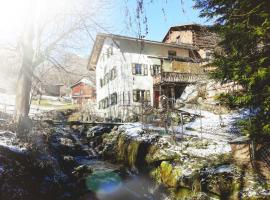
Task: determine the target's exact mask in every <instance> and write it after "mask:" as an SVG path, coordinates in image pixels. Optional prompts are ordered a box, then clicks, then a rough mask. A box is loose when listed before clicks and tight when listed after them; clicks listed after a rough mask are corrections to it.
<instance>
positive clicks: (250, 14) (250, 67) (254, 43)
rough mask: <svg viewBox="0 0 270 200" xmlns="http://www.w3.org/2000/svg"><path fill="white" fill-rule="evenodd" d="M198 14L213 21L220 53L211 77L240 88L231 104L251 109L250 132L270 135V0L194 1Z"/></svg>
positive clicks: (251, 134)
mask: <svg viewBox="0 0 270 200" xmlns="http://www.w3.org/2000/svg"><path fill="white" fill-rule="evenodd" d="M195 8H197V9H200V11H201V14H200V16H201V17H206V18H207V19H209V20H214V21H215V26H214V28H215V30H216V31H217V32H218V34H219V35H220V37H221V42H220V46H221V47H222V49H223V51H222V53H219V54H215V56H214V61H213V64H214V65H215V66H217V70H215V72H214V73H213V76H214V77H215V78H217V79H219V80H222V81H223V82H226V81H235V82H236V83H237V84H240V85H241V86H242V88H243V90H242V91H241V92H238V93H235V94H233V95H231V96H230V97H231V99H232V100H233V103H234V104H236V105H238V106H241V107H244V108H250V110H252V111H253V112H254V113H255V114H254V115H253V116H252V118H251V123H250V125H251V126H250V127H249V129H248V131H249V134H250V136H251V137H253V138H255V139H256V138H261V136H263V135H270V1H269V0H256V1H255V0H240V1H237V0H195Z"/></svg>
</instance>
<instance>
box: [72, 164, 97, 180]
mask: <svg viewBox="0 0 270 200" xmlns="http://www.w3.org/2000/svg"><path fill="white" fill-rule="evenodd" d="M92 172H93V169H92V168H91V167H90V166H89V165H80V166H78V167H76V168H74V171H73V172H72V174H74V175H75V176H78V177H81V176H84V175H86V174H91V173H92Z"/></svg>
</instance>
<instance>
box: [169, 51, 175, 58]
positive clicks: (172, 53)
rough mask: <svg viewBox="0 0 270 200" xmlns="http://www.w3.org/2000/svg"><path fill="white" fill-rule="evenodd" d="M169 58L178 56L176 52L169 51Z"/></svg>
mask: <svg viewBox="0 0 270 200" xmlns="http://www.w3.org/2000/svg"><path fill="white" fill-rule="evenodd" d="M168 56H169V57H174V56H176V51H173V50H169V51H168Z"/></svg>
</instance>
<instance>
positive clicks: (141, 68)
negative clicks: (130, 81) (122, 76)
mask: <svg viewBox="0 0 270 200" xmlns="http://www.w3.org/2000/svg"><path fill="white" fill-rule="evenodd" d="M132 74H133V75H145V76H147V75H148V67H147V65H145V64H138V63H133V64H132Z"/></svg>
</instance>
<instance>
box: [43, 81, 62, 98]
mask: <svg viewBox="0 0 270 200" xmlns="http://www.w3.org/2000/svg"><path fill="white" fill-rule="evenodd" d="M62 86H63V84H43V85H42V86H41V91H42V94H43V95H46V96H53V97H60V96H61V92H60V89H61V87H62Z"/></svg>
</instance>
